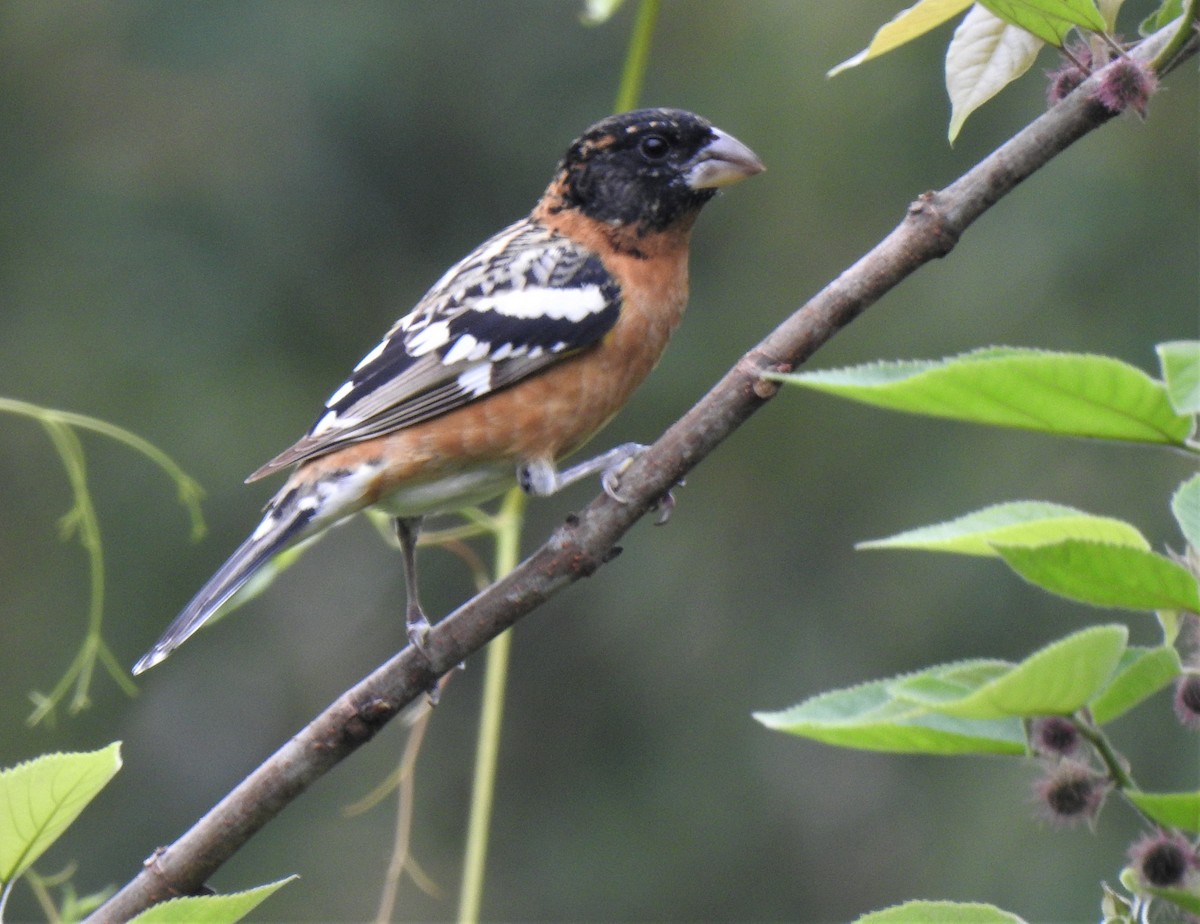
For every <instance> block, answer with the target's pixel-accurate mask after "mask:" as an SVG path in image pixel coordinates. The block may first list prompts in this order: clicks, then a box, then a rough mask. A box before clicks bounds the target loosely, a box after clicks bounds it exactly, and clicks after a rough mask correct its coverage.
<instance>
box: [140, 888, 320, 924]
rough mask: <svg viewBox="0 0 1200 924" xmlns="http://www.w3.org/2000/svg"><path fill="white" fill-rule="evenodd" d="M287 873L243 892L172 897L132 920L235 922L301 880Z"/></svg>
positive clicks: (157, 923) (192, 923)
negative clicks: (283, 877)
mask: <svg viewBox="0 0 1200 924" xmlns="http://www.w3.org/2000/svg"><path fill="white" fill-rule="evenodd" d="M298 878H299V877H298V876H288V877H287V878H286V879H280V880H278V881H276V882H269V883H267V884H266V885H261V886H259V887H258V888H255V889H247V890H246V891H244V892H230V893H229V894H228V895H191V896H188V897H186V898H173V899H171V900H170V901H166V902H162V903H161V904H158V905H154V906H153V907H152V908H147V909H146V910H145V911H143V912H142V913H141V914H139V915H138V916H137V917H135V918H133V919H132V920H133V921H134V922H136V924H233V922H234V921H240V920H241V919H242V918H244V917H245V916H246V915H248V914H249V913H250V912H251V911H253V910H254V909H255V908H257V907H258V905H259V904H261V903H262V901H263V900H264V899H266V898H267V897H269V896H270V895H272V894H273V893H275V892H276V891H277V890H278V889H279V888H280V887H282V886H284V885H286V884H287V883H289V882H291V881H292V880H293V879H298Z"/></svg>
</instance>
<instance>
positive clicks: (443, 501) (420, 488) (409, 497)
mask: <svg viewBox="0 0 1200 924" xmlns="http://www.w3.org/2000/svg"><path fill="white" fill-rule="evenodd" d="M516 483H517V477H516V467H515V465H514V464H513V463H512V462H508V461H502V462H494V461H487V462H479V463H476V464H475V465H468V466H466V467H462V468H458V469H456V470H454V471H449V472H446V471H443V472H441V473H439V474H437V475H432V476H429V477H425V478H420V477H418V478H416V479H413V480H411V481H408V482H406V483H404V484H401V485H400V486H399V487H397V488H395V489H394V490H392V491H390V492H388V493H387V494H386V495H385V496H383V497H381V498H380V499H379V501H378V502H377V503H376V504H375V505H374V506H375V507H376V509H379V510H382V511H383V512H384V513H387V514H388V515H390V516H394V517H415V516H425V515H429V514H437V513H452V512H454V511H456V510H461V509H462V508H463V507H472V506H475V505H477V504H482V503H485V502H486V501H489V500H491V499H492V498H494V497H497V496H499V495H501V494H503V493H504V492H505V491H507V490H508V489H509V488H511V487H513V486H514V485H515V484H516Z"/></svg>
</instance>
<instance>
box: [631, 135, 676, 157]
mask: <svg viewBox="0 0 1200 924" xmlns="http://www.w3.org/2000/svg"><path fill="white" fill-rule="evenodd" d="M638 150H639V151H641V152H642V157H644V158H646V160H648V161H651V162H654V163H657V162H658V161H661V160H665V159H666V157H667V155H668V154H670V153H671V145H670V142H668V141H667V139H666V138H664V137H663V136H662V135H647V136H646V137H645V138H643V139H642V140H641V143H640V144H639V145H638Z"/></svg>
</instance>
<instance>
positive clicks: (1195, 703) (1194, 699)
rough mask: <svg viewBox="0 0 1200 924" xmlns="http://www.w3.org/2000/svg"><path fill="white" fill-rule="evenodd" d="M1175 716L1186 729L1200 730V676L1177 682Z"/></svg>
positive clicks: (1180, 679)
mask: <svg viewBox="0 0 1200 924" xmlns="http://www.w3.org/2000/svg"><path fill="white" fill-rule="evenodd" d="M1175 715H1176V717H1177V718H1178V719H1179V721H1180V723H1181V724H1182V725H1183V726H1184V728H1200V674H1193V673H1187V674H1184V675H1183V676H1182V677H1180V678H1179V679H1178V680H1176V681H1175Z"/></svg>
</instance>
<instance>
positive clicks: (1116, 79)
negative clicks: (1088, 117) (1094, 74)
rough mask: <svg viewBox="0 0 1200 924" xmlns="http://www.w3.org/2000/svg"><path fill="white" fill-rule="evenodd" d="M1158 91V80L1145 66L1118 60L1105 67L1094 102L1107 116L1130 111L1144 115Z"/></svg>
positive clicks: (1127, 59) (1138, 62) (1130, 61)
mask: <svg viewBox="0 0 1200 924" xmlns="http://www.w3.org/2000/svg"><path fill="white" fill-rule="evenodd" d="M1156 90H1158V78H1157V77H1156V76H1155V75H1154V71H1152V70H1151V69H1150V68H1149V67H1147V66H1146V65H1145V64H1142V63H1141V62H1140V61H1135V60H1133V59H1132V58H1118V59H1117V60H1116V61H1114V62H1113V63H1112V64H1111V65H1110V66H1109V67H1107V68H1106V69H1105V70H1104V72H1103V74H1102V75H1101V78H1100V84H1099V86H1097V87H1096V99H1097V100H1099V101H1100V104H1101V105H1102V106H1104V108H1105V109H1107V110H1108V111H1109V112H1124V111H1125V110H1126V109H1132V110H1133V111H1134V112H1136V113H1137V114H1138V115H1140V116H1145V115H1146V105H1147V104H1148V103H1149V102H1150V97H1151V96H1153V95H1154V93H1155V91H1156Z"/></svg>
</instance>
